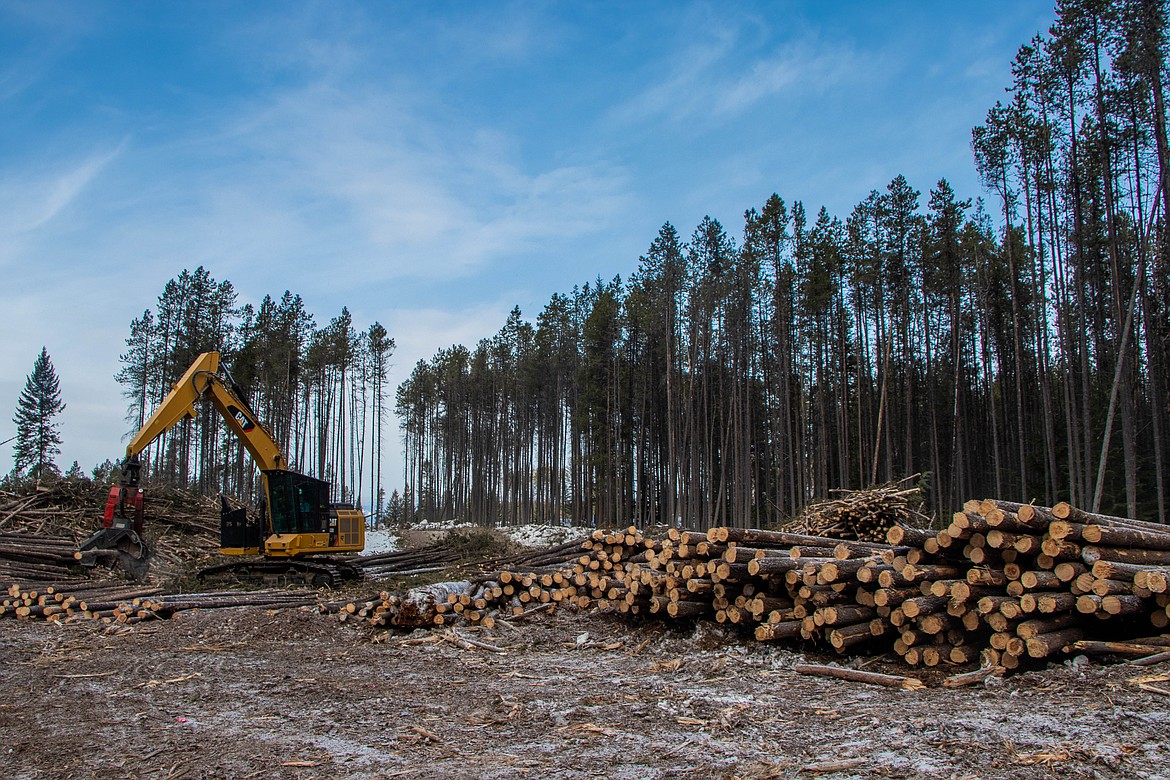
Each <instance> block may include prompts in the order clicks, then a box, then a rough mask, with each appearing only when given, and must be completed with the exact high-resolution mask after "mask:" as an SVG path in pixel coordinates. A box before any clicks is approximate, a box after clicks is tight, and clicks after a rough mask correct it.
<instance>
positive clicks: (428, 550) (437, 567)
mask: <svg viewBox="0 0 1170 780" xmlns="http://www.w3.org/2000/svg"><path fill="white" fill-rule="evenodd" d="M457 560H459V553H458V552H457V551H456V550H455V549H454V548H453V547H451V546H450V545H448V544H443V543H440V544H434V545H431V546H429V547H415V548H411V549H409V550H396V551H395V552H387V553H375V554H372V555H362V556H359V557H356V558H350V559H348V560H347V562H348V563H351V564H353V565H355V566H358V567H360V568H361V569H362V571H363V572H364V573H365V575H366V576H367V577H371V578H378V577H390V576H399V577H405V576H411V575H415V574H429V573H431V572H437V571H443V570H444V569H446V568H447V567H449V566H450V565H451V564H453V563H455V562H456V561H457Z"/></svg>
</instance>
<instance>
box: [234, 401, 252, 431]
mask: <svg viewBox="0 0 1170 780" xmlns="http://www.w3.org/2000/svg"><path fill="white" fill-rule="evenodd" d="M228 411H229V412H231V415H232V417H235V418H236V422H238V423H239V424H240V427H241V428H242V429H243V430H244V433H250V432H251V431H252V429H253V428H255V427H256V423H254V422H252V421H251V420H249V419H248V415H246V414H244V413H243V412H242V411H240V410H239V409H237V408H236V407H234V406H228Z"/></svg>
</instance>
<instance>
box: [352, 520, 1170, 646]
mask: <svg viewBox="0 0 1170 780" xmlns="http://www.w3.org/2000/svg"><path fill="white" fill-rule="evenodd" d="M858 535H860V534H858ZM582 548H583V549H581V550H580V551H579V552H580V553H581V554H579V555H578V556H577V557H576V559H575V560H573V561H571V563H561V564H559V565H558V564H557V562H556V561H555V560H552V559H551V558H550V559H549V561H550V562H549V563H548V564H547V565H546V566H543V567H538V566H532V567H528V569H527V570H516V568H511V569H502V570H500V571H496V572H492V573H491V574H488V575H484V576H482V577H480V578H478V579H470V580H467V581H462V582H455V583H444V584H442V586H441V588H440V589H439V590H437V591H431V592H430V593H428V594H419V595H417V596H408V597H407V599H400V598H398V597H396V596H392V595H390V594H386V593H383V594H379V595H378V596H376V597H371V598H370V599H368V600H366V601H364V602H357V603H349V604H346V605H343V606H341V607H340V612H342V613H344V617H343V619H349V618H351V617H357V618H363V619H365V620H367V621H368V622H370V623H371V624H373V625H377V626H400V627H412V626H421V625H453V624H454V625H458V624H460V623H464V624H477V623H478V624H486V625H491V624H492V623H494V622H496V621H499V620H504V621H508V620H513V619H515V617H516V616H521V615H527V614H530V613H532V612H533V611H534V608H535V609H536V610H548V611H553V610H555V609H557V608H559V607H562V606H572V607H575V608H580V609H588V608H600V609H609V610H613V611H616V612H619V613H624V614H629V615H648V616H655V617H661V618H667V619H670V618H674V619H693V618H708V619H711V620H714V621H716V622H719V623H723V624H725V625H729V626H738V627H740V628H742V629H743V630H744V631H745V632H747V633H750V634H751V635H752V636H754V637H755V638H756V639H757V640H760V641H786V642H795V641H800V640H805V641H814V642H817V643H820V644H822V645H827V646H828V647H831V648H832V649H834V650H835V651H837V652H839V653H844V652H856V651H873V652H886V651H888V650H890V649H893V650H894V651H895V652H896V653H897V654H898V655H899V656H900V657H901V658H902V659H903V660H904V661H905V662H906V663H907V664H909V665H911V666H928V667H931V666H940V665H951V664H964V663H968V662H974V661H982V663H983V664H984V665H987V666H997V667H998V666H1002V667H1005V668H1008V669H1014V668H1017V667H1019V666H1021V665H1022V664H1024V663H1026V662H1028V661H1029V660H1030V659H1033V660H1035V659H1043V658H1047V657H1050V656H1053V655H1055V654H1058V653H1061V652H1064V651H1072V652H1083V653H1112V654H1131V655H1132V654H1138V653H1146V654H1149V653H1151V652H1155V651H1158V652H1162V651H1164V650H1165V648H1166V647H1168V646H1170V637H1167V636H1166V635H1164V634H1163V635H1157V636H1143V635H1146V634H1151V633H1153V632H1156V631H1158V630H1162V629H1165V628H1166V626H1167V624H1168V623H1170V592H1168V591H1170V588H1168V587H1167V584H1168V582H1170V529H1167V528H1165V527H1164V526H1159V525H1155V524H1150V523H1141V522H1138V521H1133V520H1127V519H1124V518H1111V517H1105V516H1100V515H1089V514H1086V513H1083V512H1080V511H1079V510H1076V509H1074V508H1072V507H1070V506H1068V505H1067V504H1059V505H1057V506H1056V507H1052V508H1046V507H1038V506H1032V505H1021V504H1013V503H1009V502H1004V501H994V500H987V501H979V502H968V503H967V504H966V505H965V506H964V509H963V511H962V512H958V513H956V514H955V515H954V517H953V518H952V522H951V524H950V526H949V527H948V528H946V529H943V530H941V531H927V530H923V529H918V528H914V527H911V526H906V525H896V526H893V527H892V528H890V529H889V530H888V531H887V538H886V540H885V541H884V542H877V541H869V540H862V539H845V540H843V539H839V538H833V537H827V536H816V535H811V534H799V533H792V532H784V531H763V530H758V529H740V528H713V529H711V530H710V531H708V532H707V533H706V534H698V533H689V532H682V531H675V530H672V531H671V532H669V533H668V534H667V536H666V538H664V539H644V538H643V536H642V534H641V533H640V532H639V531H638V530H637V529H636V528H633V527H631V528H628V529H625V530H623V531H618V532H605V531H596V532H594V534H593V535H592V537H591V538H590V539H588V540H586V541H585V542H584V543H583V544H582ZM553 557H555V556H553ZM534 560H536V561H539V560H541V559H540V558H535V559H534ZM407 601H410V602H411V603H413V604H414V605H415V606H414V607H413V608H412V611H410V612H409V615H408V616H407V613H406V612H404V611H403V605H404V604H405V603H406V602H407ZM420 605H421V606H420ZM333 611H338V610H333Z"/></svg>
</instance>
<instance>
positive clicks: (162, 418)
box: [126, 352, 288, 471]
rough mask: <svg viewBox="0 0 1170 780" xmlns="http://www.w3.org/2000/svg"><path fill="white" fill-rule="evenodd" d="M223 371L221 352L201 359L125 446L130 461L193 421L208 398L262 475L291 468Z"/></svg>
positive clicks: (203, 356)
mask: <svg viewBox="0 0 1170 780" xmlns="http://www.w3.org/2000/svg"><path fill="white" fill-rule="evenodd" d="M220 368H221V367H220V356H219V353H218V352H204V353H203V354H202V355H200V356H199V357H198V358H197V359H196V360H195V362H194V363H192V364H191V367H190V368H188V369H187V372H186V373H185V374H183V376H182V378H181V379H180V380H179V381H178V382H176V383H175V386H174V387H172V388H171V392H169V393H167V397H166V398H164V399H163V402H162V403H161V404H159V406H158V408H157V409H155V410H154V413H153V414H151V415H150V417H149V418H148V419H147V420H146V422H145V423H143V425H142V428H141V429H140V430H139V431H138V433H136V434H135V435H134V438H133V439H131V440H130V443H129V444H127V445H126V459H127V461H130V460H133V459H136V458H137V457H138V455H139V454H141V452H142V451H143V450H144V449H146V448H147V447H148V446H149V445H150V443H151V442H153V441H154V440H155V439H157V438H158V437H159V436H162V435H163V434H164V433H166V432H167V431H169V430H170V429H171V428H174V427H175V426H176V425H178V424H179V423H180V422H182V421H183V420H184V419H194V417H195V415H196V409H195V405H196V404H197V403H198V402H199V401H200V400H201V399H204V398H206V399H208V400H209V401H211V405H212V406H214V407H215V409H216V411H218V412H219V413H220V415H221V416H222V417H223V419H224V422H226V423H227V425H228V427H229V428H231V430H232V432H233V433H235V434H236V436H237V437H239V439H240V441H241V442H242V443H243V445H244V448H245V449H247V450H248V454H249V455H251V456H252V460H254V461H255V462H256V465H257V466H258V467H259V468H260V470H261V471H270V470H273V469H285V468H288V466H287V464H286V462H285V458H284V453H283V452H281V449H280V445H278V444H277V443H276V440H275V439H273V438H272V435H271V434H270V433H268V430H267V429H266V428H265V427H264V426H263V425H262V424H261V423H260V421H259V420H258V419H257V418H256V414H255V412H253V411H252V410H251V408H250V407H249V406H248V404H247V403H245V402H244V400H243V398H242V395H243V393H241V392H240V389H239V387H238V386H237V385H236V383H235V382H234V381H233V380H232V378H231V374H230V373H228V371H227V369H226V368H224V369H223V373H224V374H225V376H226V377H227V380H228V382H230V383H231V384H230V385H229V384H228V382H225V381H224V380H223V379H222V378H221V377H220V376H219V372H220Z"/></svg>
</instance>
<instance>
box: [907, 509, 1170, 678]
mask: <svg viewBox="0 0 1170 780" xmlns="http://www.w3.org/2000/svg"><path fill="white" fill-rule="evenodd" d="M889 539H890V541H891V542H894V543H911V544H914V545H915V547H914V548H913V549H914V552H915V553H916V555H915V556H914V557H915V558H916V561H913V562H912V561H910V560H908V558H907V559H899V560H895V561H894V562H893V564H892V565H893V566H894V569H893V576H894V577H895V579H896V580H897V581H900V582H901V581H905V582H909V581H910V577H911V576H912V575H913V574H914V572H915V564H916V563H918V564H919V566H918V568H919V569H921V568H923V566H922V565H921V561H928V562H929V566H927V567H926V568H927V569H930V567H934V568H933V570H931V571H929V572H928V573H927V574H926V575H925V576H924V577H921V578H919V579H920V580H921V585H920V587H921V588H922V589H924V590H925V589H926V588H929V589H930V590H931V593H932V594H934V595H935V596H936V598H935V600H934V601H933V602H931V609H930V612H929V613H927V614H926V615H908V614H906V610H905V609H902V610H900V611H899V610H894V611H893V612H891V615H890V620H891V622H894V623H895V624H896V625H897V626H898V627H899V630H900V632H901V636H900V638H899V641H898V642H896V643H895V650H897V651H898V653H899V654H901V655H902V657H903V658H904V659H905V660H906V661H907V662H908V663H911V664H916V663H920V662H926V663H929V662H931V661H932V660H933V659H934V658H935V657H936V655H939V654H941V655H942V657H943V658H944V659H947V658H950V660H956V659H955V655H956V654H957V655H960V656H962V657H966V656H967V655H968V653H969V651H967V650H962V649H958V648H966V647H972V646H974V647H975V648H977V649H980V650H981V651H982V652H983V655H984V658H985V660H987V661H988V662H990V663H995V664H998V665H1001V666H1004V667H1006V668H1009V669H1013V668H1016V667H1018V666H1020V665H1021V663H1023V662H1024V661H1025V660H1026V659H1028V658H1032V659H1040V658H1046V657H1048V656H1051V655H1054V654H1056V653H1059V652H1061V651H1063V650H1065V649H1068V650H1072V651H1080V652H1124V651H1121V650H1118V649H1117V648H1118V647H1119V646H1120V645H1118V644H1116V643H1117V642H1118V640H1123V639H1130V638H1133V637H1135V636H1138V635H1139V634H1141V633H1148V632H1149V631H1150V630H1152V629H1164V628H1165V627H1166V626H1167V624H1168V623H1170V606H1168V605H1170V596H1168V595H1167V593H1166V590H1167V588H1166V582H1167V575H1170V529H1168V528H1167V527H1166V526H1162V525H1158V524H1154V523H1143V522H1140V521H1136V520H1130V519H1126V518H1116V517H1107V516H1103V515H1094V514H1089V513H1085V512H1082V511H1080V510H1077V509H1075V508H1073V507H1071V506H1069V505H1068V504H1066V503H1061V504H1057V505H1056V506H1055V507H1052V508H1047V507H1038V506H1033V505H1031V504H1016V503H1011V502H1006V501H994V500H985V501H970V502H967V504H966V505H965V506H964V508H963V511H961V512H956V513H955V515H954V516H953V518H952V521H951V524H950V526H949V527H948V528H946V529H944V530H942V531H938V532H936V533H924V532H921V531H912V530H909V529H900V528H899V529H894V530H892V531H891V532H890V536H889ZM936 627H940V628H941V630H940V631H935V632H934V633H930V632H928V631H927V630H926V629H928V628H929V629H934V628H936ZM1129 644H1130V645H1137V646H1138V649H1137V650H1133V649H1132V648H1131V649H1130V651H1132V652H1142V648H1149V647H1155V646H1159V645H1160V644H1161V638H1160V637H1144V638H1142V637H1139V638H1138V640H1136V641H1133V642H1130V643H1129ZM1110 648H1112V649H1110Z"/></svg>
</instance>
